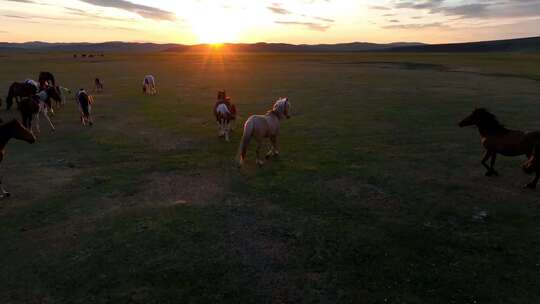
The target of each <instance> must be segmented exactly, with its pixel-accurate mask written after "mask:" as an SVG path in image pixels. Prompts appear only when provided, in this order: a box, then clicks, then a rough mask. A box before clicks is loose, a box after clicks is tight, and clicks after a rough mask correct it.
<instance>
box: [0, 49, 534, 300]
mask: <svg viewBox="0 0 540 304" xmlns="http://www.w3.org/2000/svg"><path fill="white" fill-rule="evenodd" d="M71 55H72V54H27V55H25V54H19V55H15V54H1V55H0V67H1V73H0V88H5V89H3V91H1V92H0V94H1V95H2V96H3V97H5V95H6V94H7V87H8V86H9V84H10V83H11V82H12V81H15V80H18V81H22V80H24V79H26V78H36V77H37V74H38V72H39V71H51V72H53V73H55V74H56V76H57V78H58V79H59V82H60V83H61V84H62V85H64V86H67V87H69V88H71V89H73V90H74V89H77V88H79V87H86V88H91V87H92V81H93V79H94V78H95V77H100V78H101V79H102V80H103V82H104V84H105V91H104V92H103V93H101V94H98V95H96V104H95V106H94V115H95V118H96V125H95V126H94V127H93V128H86V129H84V128H82V127H81V126H80V125H79V120H78V114H77V108H76V104H75V101H74V99H73V98H71V99H70V100H69V102H68V105H67V106H66V107H65V108H63V109H61V110H60V111H59V112H58V113H57V115H56V117H54V122H55V123H56V124H57V129H58V131H57V132H56V133H55V134H51V133H50V132H48V128H47V126H46V125H45V124H42V134H40V135H39V140H38V143H37V144H35V145H28V144H26V143H22V142H15V141H13V142H12V143H10V145H9V146H8V151H7V155H6V157H5V159H4V161H3V162H2V164H1V165H0V173H1V176H2V177H3V182H4V184H5V186H6V188H7V189H8V190H10V192H12V194H13V197H12V198H10V199H6V200H2V201H0V257H1V262H0V282H1V284H0V303H6V304H8V303H504V304H509V303H538V302H540V223H539V221H540V200H539V198H540V192H532V191H525V190H522V189H521V186H522V185H523V184H525V183H526V182H527V181H529V179H530V177H529V176H526V175H525V174H524V173H523V172H522V171H521V168H520V167H519V165H520V163H521V161H522V160H523V159H517V158H516V159H510V158H500V159H499V161H498V164H497V167H498V169H499V172H500V173H501V175H502V176H500V177H498V178H493V179H490V178H486V177H484V173H485V171H484V169H483V168H482V167H481V166H480V158H481V152H482V151H481V148H480V145H479V136H478V134H477V131H476V130H475V129H474V128H468V129H459V128H458V127H457V124H458V122H459V121H460V120H461V119H462V118H464V117H465V116H466V115H468V114H469V113H470V112H471V111H472V110H473V109H474V108H475V107H477V106H485V107H488V108H489V109H491V110H492V111H493V112H495V113H496V114H497V115H498V116H499V118H500V119H501V120H502V121H503V122H504V123H506V124H507V125H508V126H509V127H511V128H520V129H536V130H540V119H539V117H540V116H539V115H540V82H538V81H539V80H540V55H507V54H497V55H493V54H484V55H478V54H475V55H466V54H459V55H444V54H437V55H430V54H420V55H417V54H243V55H242V54H236V55H231V54H229V55H226V56H219V55H216V54H213V55H197V54H148V55H143V54H117V55H112V54H108V55H107V56H106V57H104V58H99V59H86V60H82V59H79V60H76V59H73V58H71ZM148 73H151V74H154V75H155V76H156V78H157V81H158V89H159V91H160V92H159V95H158V96H155V97H145V96H142V95H141V92H140V91H141V88H140V87H141V81H142V78H143V76H144V75H145V74H148ZM222 88H226V89H227V91H228V93H229V95H231V97H232V98H233V101H234V102H235V103H236V104H237V105H238V108H239V111H240V116H241V119H240V121H239V122H238V125H237V130H236V132H235V133H234V135H233V139H232V141H231V143H225V142H223V141H222V140H220V139H218V137H217V128H216V125H215V122H214V120H213V117H212V105H213V103H214V99H215V95H216V92H217V90H219V89H222ZM279 96H289V97H290V100H291V102H292V105H293V109H292V114H293V117H292V119H291V120H288V121H285V122H284V123H283V129H282V133H281V135H280V138H279V143H280V148H281V149H280V150H281V157H280V159H278V160H275V161H271V162H268V163H267V164H266V165H265V166H264V167H263V168H260V169H259V168H257V166H256V165H255V162H254V149H253V148H254V147H253V146H252V147H251V148H252V149H250V153H249V161H248V163H247V165H246V167H245V168H243V169H242V170H238V169H237V168H235V167H234V159H235V155H236V151H237V148H238V142H239V139H240V138H239V137H240V133H241V130H240V129H241V123H243V121H244V120H245V119H246V118H247V117H248V116H249V115H251V114H261V113H264V112H265V111H266V110H268V109H269V108H270V107H271V104H272V102H273V101H274V100H275V99H276V98H277V97H279ZM0 117H1V118H2V119H4V120H8V119H9V118H10V117H18V114H17V113H16V112H11V113H8V112H4V111H3V110H2V112H0ZM479 214H484V215H486V216H483V215H482V216H479Z"/></svg>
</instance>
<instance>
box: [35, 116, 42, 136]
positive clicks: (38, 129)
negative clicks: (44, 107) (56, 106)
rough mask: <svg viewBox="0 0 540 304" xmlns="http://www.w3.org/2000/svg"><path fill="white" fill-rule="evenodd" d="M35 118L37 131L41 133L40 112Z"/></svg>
mask: <svg viewBox="0 0 540 304" xmlns="http://www.w3.org/2000/svg"><path fill="white" fill-rule="evenodd" d="M34 118H35V119H36V132H37V133H41V128H40V126H39V113H37V114H36V115H35V116H34Z"/></svg>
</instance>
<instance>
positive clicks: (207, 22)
mask: <svg viewBox="0 0 540 304" xmlns="http://www.w3.org/2000/svg"><path fill="white" fill-rule="evenodd" d="M190 24H191V27H192V30H193V32H194V34H195V35H196V36H197V39H198V40H199V42H200V43H208V44H212V45H215V46H219V45H220V44H223V43H227V42H237V41H238V39H239V38H240V37H239V36H240V32H241V30H242V24H241V18H234V16H232V15H230V14H226V12H224V11H220V10H211V9H210V10H201V11H198V12H196V13H195V14H194V15H193V17H192V18H191V20H190Z"/></svg>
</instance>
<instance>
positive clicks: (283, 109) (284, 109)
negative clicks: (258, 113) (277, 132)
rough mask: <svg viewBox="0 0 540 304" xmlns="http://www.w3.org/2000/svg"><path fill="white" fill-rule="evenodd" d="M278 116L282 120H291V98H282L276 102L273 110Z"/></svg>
mask: <svg viewBox="0 0 540 304" xmlns="http://www.w3.org/2000/svg"><path fill="white" fill-rule="evenodd" d="M272 111H273V112H274V113H276V115H277V116H278V117H279V118H280V119H282V118H283V117H286V118H287V119H290V118H291V115H290V113H291V103H290V102H289V98H287V97H282V98H280V99H278V100H277V101H276V103H275V104H274V108H273V109H272Z"/></svg>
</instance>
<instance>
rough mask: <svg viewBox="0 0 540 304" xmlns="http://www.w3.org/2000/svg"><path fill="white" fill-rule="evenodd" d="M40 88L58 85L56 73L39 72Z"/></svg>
mask: <svg viewBox="0 0 540 304" xmlns="http://www.w3.org/2000/svg"><path fill="white" fill-rule="evenodd" d="M38 81H39V88H40V89H42V90H43V89H45V88H47V87H48V86H51V87H56V80H55V78H54V75H53V74H52V73H50V72H41V73H39V80H38Z"/></svg>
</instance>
